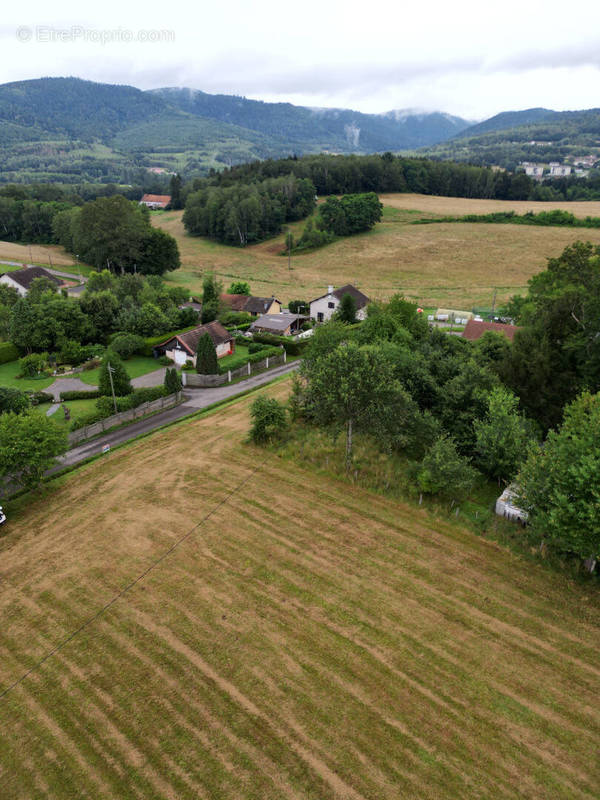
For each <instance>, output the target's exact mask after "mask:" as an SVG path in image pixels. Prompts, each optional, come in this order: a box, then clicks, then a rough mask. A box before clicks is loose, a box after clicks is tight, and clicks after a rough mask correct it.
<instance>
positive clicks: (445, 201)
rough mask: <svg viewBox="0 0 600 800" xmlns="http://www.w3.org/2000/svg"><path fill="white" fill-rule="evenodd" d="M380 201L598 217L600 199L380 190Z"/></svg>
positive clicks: (456, 210) (441, 209)
mask: <svg viewBox="0 0 600 800" xmlns="http://www.w3.org/2000/svg"><path fill="white" fill-rule="evenodd" d="M379 199H380V200H381V202H382V203H383V204H384V205H386V206H390V207H391V208H398V209H408V210H415V209H416V210H419V211H426V212H429V213H431V214H440V215H441V216H445V215H450V214H453V215H457V216H458V215H460V214H491V213H492V212H493V211H515V212H516V213H517V214H524V213H525V212H527V211H533V212H534V213H536V214H539V212H540V211H554V210H555V209H557V208H560V209H562V210H563V211H570V212H571V214H573V215H574V216H576V217H588V216H589V217H600V200H576V201H574V202H572V203H571V202H568V201H566V200H556V201H548V202H546V201H544V202H541V201H539V200H537V201H536V200H478V199H471V198H466V197H434V196H432V195H428V194H382V195H380V196H379Z"/></svg>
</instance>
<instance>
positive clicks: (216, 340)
mask: <svg viewBox="0 0 600 800" xmlns="http://www.w3.org/2000/svg"><path fill="white" fill-rule="evenodd" d="M205 333H208V334H209V336H210V338H211V339H212V340H213V344H214V346H215V347H216V346H217V345H219V344H224V343H225V342H231V341H233V336H232V335H231V334H230V333H229V331H228V330H226V329H225V328H224V327H223V326H222V325H221V323H220V322H218V321H217V320H215V321H214V322H207V323H206V324H205V325H199V326H198V327H197V328H194V329H193V330H191V331H187V333H180V334H178V335H176V336H171V337H170V338H169V339H167V340H166V341H164V342H162V343H161V344H159V345H157V347H165V348H166V347H167V345H169V344H171V343H172V342H173V343H174V342H175V341H177V342H178V343H179V344H180V345H181V347H183V349H184V350H186V351H187V352H188V353H189V354H190V355H192V356H195V355H196V351H197V349H198V341H199V339H200V337H201V336H203V335H204V334H205Z"/></svg>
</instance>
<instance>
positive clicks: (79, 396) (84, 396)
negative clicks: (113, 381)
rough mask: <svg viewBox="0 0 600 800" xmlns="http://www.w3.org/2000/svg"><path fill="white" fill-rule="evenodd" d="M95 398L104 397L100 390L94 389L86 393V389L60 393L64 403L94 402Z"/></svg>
mask: <svg viewBox="0 0 600 800" xmlns="http://www.w3.org/2000/svg"><path fill="white" fill-rule="evenodd" d="M95 397H102V395H101V394H100V392H99V390H98V389H93V390H92V391H90V392H86V391H85V389H75V390H73V391H72V392H61V393H60V400H61V402H62V403H64V402H65V401H66V400H93V399H94V398H95Z"/></svg>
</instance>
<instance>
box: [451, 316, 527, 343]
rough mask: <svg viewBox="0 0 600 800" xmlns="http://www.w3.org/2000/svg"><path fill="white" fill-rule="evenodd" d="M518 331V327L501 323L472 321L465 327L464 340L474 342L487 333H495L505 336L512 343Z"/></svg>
mask: <svg viewBox="0 0 600 800" xmlns="http://www.w3.org/2000/svg"><path fill="white" fill-rule="evenodd" d="M518 330H519V326H518V325H503V324H502V323H501V322H482V321H480V320H476V319H470V320H469V321H468V322H467V324H466V325H465V329H464V331H463V332H462V335H463V339H468V340H469V341H470V342H474V341H476V340H477V339H479V338H481V337H482V336H483V334H484V333H486V332H487V331H493V332H494V333H502V334H504V336H506V338H507V339H509V340H510V341H511V342H512V340H513V339H514V336H515V333H516V332H517V331H518Z"/></svg>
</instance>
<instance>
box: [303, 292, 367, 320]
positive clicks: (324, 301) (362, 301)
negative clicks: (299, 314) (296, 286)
mask: <svg viewBox="0 0 600 800" xmlns="http://www.w3.org/2000/svg"><path fill="white" fill-rule="evenodd" d="M345 294H349V295H351V296H352V297H353V298H354V301H355V303H356V318H357V319H365V317H366V316H367V306H368V305H369V302H370V300H369V298H368V297H367V296H366V295H365V294H363V293H362V292H361V291H359V290H358V289H357V288H356V287H355V286H352V284H350V283H347V284H346V285H345V286H341V287H340V288H339V289H335V290H334V288H333V286H329V287H328V288H327V294H324V295H321V297H317V298H316V300H311V301H310V316H311V318H312V319H315V320H316V321H317V322H327V320H329V319H331V317H332V316H333V315H334V314H335V312H336V311H337V310H338V308H339V306H340V303H341V302H342V297H343V296H344V295H345Z"/></svg>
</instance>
